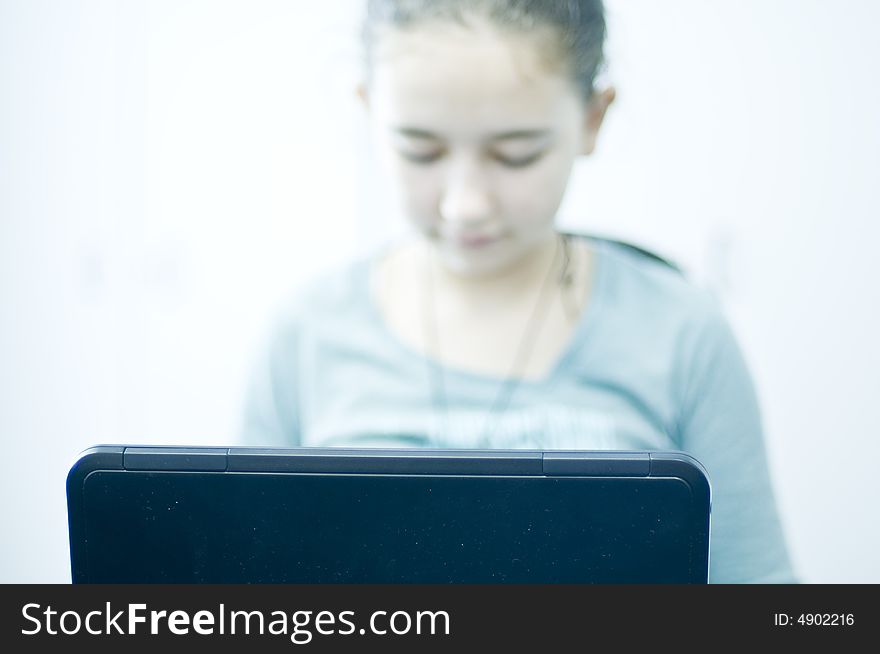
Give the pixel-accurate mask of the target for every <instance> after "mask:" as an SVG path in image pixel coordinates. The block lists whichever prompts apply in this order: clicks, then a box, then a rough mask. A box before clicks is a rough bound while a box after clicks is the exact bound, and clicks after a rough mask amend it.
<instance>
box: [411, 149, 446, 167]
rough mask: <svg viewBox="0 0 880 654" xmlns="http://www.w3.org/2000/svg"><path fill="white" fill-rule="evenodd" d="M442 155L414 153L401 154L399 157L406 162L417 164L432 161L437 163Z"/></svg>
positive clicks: (440, 153)
mask: <svg viewBox="0 0 880 654" xmlns="http://www.w3.org/2000/svg"><path fill="white" fill-rule="evenodd" d="M442 155H443V152H426V153H424V154H422V153H415V152H401V153H400V156H402V157H403V158H404V159H406V160H407V161H412V162H413V163H418V164H429V163H433V162H434V161H437V159H439V158H440V157H441V156H442Z"/></svg>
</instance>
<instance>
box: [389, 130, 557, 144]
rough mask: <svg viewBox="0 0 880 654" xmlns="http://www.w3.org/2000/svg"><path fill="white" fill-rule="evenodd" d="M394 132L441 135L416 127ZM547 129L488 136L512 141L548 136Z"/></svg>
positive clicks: (429, 137) (413, 135)
mask: <svg viewBox="0 0 880 654" xmlns="http://www.w3.org/2000/svg"><path fill="white" fill-rule="evenodd" d="M392 131H394V132H396V133H397V134H400V135H401V136H408V137H410V138H416V139H426V140H431V141H437V140H440V139H441V137H440V136H439V135H437V134H435V133H433V132H429V131H428V130H425V129H420V128H418V127H395V128H393V130H392ZM550 134H551V130H549V129H514V130H509V131H506V132H497V133H495V134H492V135H491V136H490V137H489V140H490V141H514V140H526V139H538V138H543V137H546V136H549V135H550Z"/></svg>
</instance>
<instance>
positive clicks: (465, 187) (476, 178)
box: [440, 165, 494, 225]
mask: <svg viewBox="0 0 880 654" xmlns="http://www.w3.org/2000/svg"><path fill="white" fill-rule="evenodd" d="M493 211H494V205H493V202H492V196H491V192H490V189H489V186H488V184H487V183H486V180H485V179H484V176H483V174H482V172H481V171H480V170H479V167H478V166H475V165H462V166H459V167H457V168H455V169H454V170H451V171H450V172H449V175H448V177H447V180H446V187H445V189H444V192H443V196H442V198H441V201H440V216H441V218H442V219H443V220H444V221H446V222H449V223H457V224H459V225H477V224H479V223H483V222H487V221H488V220H489V219H490V218H491V217H492V214H493Z"/></svg>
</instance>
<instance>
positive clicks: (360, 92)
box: [355, 82, 370, 110]
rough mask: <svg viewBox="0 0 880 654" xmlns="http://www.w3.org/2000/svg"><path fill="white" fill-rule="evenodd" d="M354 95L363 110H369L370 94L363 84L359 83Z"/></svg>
mask: <svg viewBox="0 0 880 654" xmlns="http://www.w3.org/2000/svg"><path fill="white" fill-rule="evenodd" d="M355 94H356V95H357V97H358V98H359V99H360V101H361V104H363V106H364V109H367V110H369V108H370V94H369V92H368V91H367V85H366V84H365V83H364V82H361V83H360V84H358V85H357V87H356V88H355Z"/></svg>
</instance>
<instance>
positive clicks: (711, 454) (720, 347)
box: [679, 310, 797, 583]
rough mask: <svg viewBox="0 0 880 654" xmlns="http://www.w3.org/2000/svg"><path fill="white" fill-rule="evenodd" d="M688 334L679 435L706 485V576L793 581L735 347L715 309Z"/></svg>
mask: <svg viewBox="0 0 880 654" xmlns="http://www.w3.org/2000/svg"><path fill="white" fill-rule="evenodd" d="M688 340H690V343H689V344H688V345H687V346H686V349H687V351H689V352H690V354H689V355H688V356H687V357H686V359H689V365H686V366H685V370H684V376H683V378H682V379H683V381H682V388H683V398H682V402H681V407H682V411H681V415H680V420H679V425H680V431H679V436H680V438H681V443H682V449H683V450H685V451H687V452H689V453H690V454H692V455H693V456H695V457H696V458H697V459H698V460H699V461H701V462H702V463H703V465H704V466H705V467H706V469H707V471H708V473H709V478H710V483H711V485H712V522H711V540H710V548H711V549H710V566H709V581H710V583H796V582H797V579H796V577H795V575H794V572H793V570H792V567H791V563H790V561H789V555H788V551H787V548H786V544H785V539H784V535H783V531H782V527H781V524H780V519H779V515H778V511H777V506H776V500H775V497H774V491H773V486H772V483H771V480H770V472H769V466H768V463H767V455H766V451H765V446H764V435H763V429H762V425H761V415H760V410H759V406H758V402H757V398H756V395H755V391H754V386H753V382H752V379H751V376H750V374H749V371H748V369H747V366H746V363H745V360H744V358H743V355H742V352H741V351H740V348H739V346H738V344H737V342H736V339H735V338H734V336H733V333H732V331H731V329H730V327H729V325H728V324H727V321H726V320H725V319H724V318H723V316H722V315H721V313H720V311H718V310H712V311H710V312H708V315H707V318H706V320H704V321H703V324H702V325H700V326H698V327H697V328H696V329H695V330H693V331H692V332H691V334H690V335H689V337H688Z"/></svg>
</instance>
